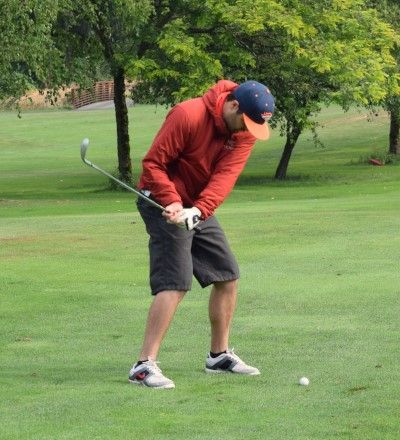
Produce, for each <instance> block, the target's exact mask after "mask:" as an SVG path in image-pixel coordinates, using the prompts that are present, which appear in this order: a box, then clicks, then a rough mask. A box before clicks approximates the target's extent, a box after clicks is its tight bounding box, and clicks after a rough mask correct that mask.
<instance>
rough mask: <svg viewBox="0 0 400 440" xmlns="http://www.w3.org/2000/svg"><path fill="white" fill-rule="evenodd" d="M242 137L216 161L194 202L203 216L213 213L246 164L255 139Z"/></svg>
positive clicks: (248, 136) (246, 136)
mask: <svg viewBox="0 0 400 440" xmlns="http://www.w3.org/2000/svg"><path fill="white" fill-rule="evenodd" d="M243 137H244V138H245V139H244V140H243V141H242V142H240V143H238V145H237V146H236V147H235V149H234V150H233V151H231V152H229V154H226V155H225V156H224V157H223V158H222V159H221V160H219V161H218V163H217V165H216V167H215V170H214V172H213V175H212V176H211V179H210V180H209V182H208V184H207V186H206V187H205V188H204V189H203V191H202V192H201V193H200V195H199V197H198V198H197V200H196V201H195V202H194V206H196V207H197V208H198V209H200V211H201V212H202V217H203V218H207V217H209V216H211V215H213V213H214V211H215V209H216V208H218V206H219V205H221V203H222V202H223V201H224V200H225V199H226V197H227V196H228V195H229V193H230V192H231V191H232V189H233V187H234V186H235V183H236V181H237V179H238V177H239V175H240V173H241V172H242V171H243V168H244V167H245V165H246V162H247V160H248V158H249V156H250V153H251V151H252V148H253V146H254V142H255V139H254V138H253V137H252V136H251V135H243Z"/></svg>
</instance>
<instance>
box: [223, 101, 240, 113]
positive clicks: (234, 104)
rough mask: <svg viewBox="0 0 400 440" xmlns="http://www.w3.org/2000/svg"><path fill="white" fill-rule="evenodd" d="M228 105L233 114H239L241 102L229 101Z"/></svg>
mask: <svg viewBox="0 0 400 440" xmlns="http://www.w3.org/2000/svg"><path fill="white" fill-rule="evenodd" d="M226 104H227V105H228V108H229V110H230V111H232V112H237V111H238V110H239V101H236V99H234V100H232V101H227V102H226Z"/></svg>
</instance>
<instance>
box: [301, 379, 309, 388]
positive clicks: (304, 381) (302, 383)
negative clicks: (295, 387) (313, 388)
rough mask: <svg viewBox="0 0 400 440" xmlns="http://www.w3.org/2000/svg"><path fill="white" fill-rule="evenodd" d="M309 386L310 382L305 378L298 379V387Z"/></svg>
mask: <svg viewBox="0 0 400 440" xmlns="http://www.w3.org/2000/svg"><path fill="white" fill-rule="evenodd" d="M309 384H310V381H309V379H308V378H307V377H300V379H299V385H304V386H305V387H306V386H307V385H309Z"/></svg>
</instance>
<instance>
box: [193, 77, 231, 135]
mask: <svg viewBox="0 0 400 440" xmlns="http://www.w3.org/2000/svg"><path fill="white" fill-rule="evenodd" d="M237 87H238V84H236V83H235V82H233V81H229V80H226V79H222V80H220V81H218V82H217V83H216V84H215V85H214V86H213V87H211V89H209V90H208V91H207V92H206V93H205V94H204V95H203V97H202V98H203V101H204V104H205V105H206V107H207V110H208V111H209V113H210V114H211V115H212V116H213V118H214V122H215V126H216V127H217V130H218V131H219V132H221V134H224V135H229V134H230V133H229V130H228V129H227V127H226V125H225V121H224V119H223V117H222V108H223V105H224V102H225V99H226V97H227V96H228V95H229V94H230V93H231V92H232V91H233V90H235V89H236V88H237Z"/></svg>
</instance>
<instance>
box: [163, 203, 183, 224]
mask: <svg viewBox="0 0 400 440" xmlns="http://www.w3.org/2000/svg"><path fill="white" fill-rule="evenodd" d="M182 211H183V206H182V203H179V202H174V203H171V204H170V205H168V206H166V207H165V211H164V212H163V214H162V215H163V216H164V217H165V218H166V220H167V223H175V224H177V223H178V222H179V218H180V216H181V214H182Z"/></svg>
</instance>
